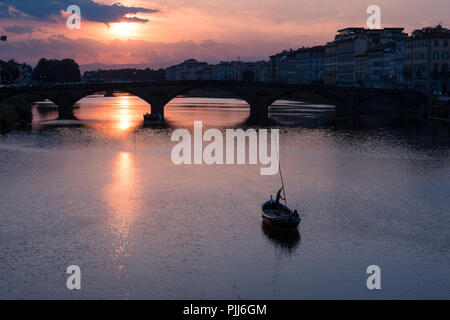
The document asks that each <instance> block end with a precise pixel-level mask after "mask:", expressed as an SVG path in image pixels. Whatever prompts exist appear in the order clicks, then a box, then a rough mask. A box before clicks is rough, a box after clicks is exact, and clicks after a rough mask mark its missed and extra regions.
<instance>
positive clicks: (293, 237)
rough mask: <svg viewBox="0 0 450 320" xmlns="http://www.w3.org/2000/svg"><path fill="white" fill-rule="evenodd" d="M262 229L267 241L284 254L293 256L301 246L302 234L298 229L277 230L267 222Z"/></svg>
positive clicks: (262, 224) (263, 223)
mask: <svg viewBox="0 0 450 320" xmlns="http://www.w3.org/2000/svg"><path fill="white" fill-rule="evenodd" d="M261 229H262V231H263V233H264V235H265V236H266V239H268V240H269V242H270V243H271V244H272V245H273V246H274V247H275V248H276V249H280V250H281V251H282V252H284V253H287V254H288V255H292V254H293V253H294V252H295V250H297V248H298V246H299V245H300V240H301V236H300V232H299V231H298V230H297V229H293V230H281V229H277V228H275V227H273V226H271V225H269V224H268V223H267V222H265V221H263V222H262V223H261Z"/></svg>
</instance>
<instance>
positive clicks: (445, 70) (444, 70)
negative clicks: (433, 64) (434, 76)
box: [441, 63, 448, 72]
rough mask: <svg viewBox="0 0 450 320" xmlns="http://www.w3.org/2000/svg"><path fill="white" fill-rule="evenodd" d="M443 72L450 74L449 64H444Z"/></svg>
mask: <svg viewBox="0 0 450 320" xmlns="http://www.w3.org/2000/svg"><path fill="white" fill-rule="evenodd" d="M441 70H442V72H448V63H444V64H443V65H442V69H441Z"/></svg>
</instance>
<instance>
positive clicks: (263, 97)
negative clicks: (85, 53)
mask: <svg viewBox="0 0 450 320" xmlns="http://www.w3.org/2000/svg"><path fill="white" fill-rule="evenodd" d="M200 88H203V89H208V88H214V89H221V90H223V91H227V92H229V93H231V94H233V95H234V96H236V97H238V98H241V99H243V100H245V101H246V102H247V103H248V104H249V106H250V118H249V121H250V122H254V123H262V122H264V121H266V120H267V119H268V112H269V106H270V105H271V104H272V103H274V102H275V101H276V100H278V99H286V98H292V97H295V98H296V99H301V100H302V101H306V102H311V103H319V104H329V105H335V106H336V110H337V111H338V112H354V111H355V110H356V111H358V110H368V108H369V107H370V106H375V109H379V110H386V109H402V108H405V107H407V108H408V110H411V109H417V110H418V109H420V107H421V106H424V105H426V104H427V103H428V100H429V97H428V96H427V95H425V94H421V93H417V92H412V91H406V90H388V89H369V88H344V87H330V86H324V85H292V84H281V83H252V82H236V81H216V80H205V81H203V80H198V81H161V82H108V83H107V82H100V83H91V82H88V83H83V82H80V83H67V84H47V85H39V86H21V87H3V88H0V100H3V99H6V98H9V97H12V96H15V95H21V94H31V95H32V96H33V97H34V99H35V100H36V101H38V100H45V99H48V100H50V101H52V102H54V103H55V104H56V105H57V106H58V110H59V117H60V118H62V119H68V118H73V117H74V116H73V106H74V104H75V103H76V102H77V101H79V100H80V99H82V98H84V97H86V96H88V95H91V94H94V93H97V92H103V91H106V92H109V93H111V92H126V93H130V94H132V95H135V96H138V97H139V98H141V99H143V100H144V101H146V102H147V103H149V105H150V111H151V113H152V114H157V113H160V114H161V115H162V116H163V117H164V107H165V105H166V104H167V103H168V102H169V101H171V100H172V99H173V98H175V97H177V96H178V95H182V94H186V93H188V92H189V91H190V90H193V89H200ZM375 112H377V111H376V110H375Z"/></svg>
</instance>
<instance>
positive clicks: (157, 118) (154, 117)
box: [144, 112, 162, 122]
mask: <svg viewBox="0 0 450 320" xmlns="http://www.w3.org/2000/svg"><path fill="white" fill-rule="evenodd" d="M144 122H162V115H161V113H159V112H158V113H156V114H151V113H146V114H144Z"/></svg>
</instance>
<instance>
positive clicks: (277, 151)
mask: <svg viewBox="0 0 450 320" xmlns="http://www.w3.org/2000/svg"><path fill="white" fill-rule="evenodd" d="M275 143H276V147H277V150H275V152H276V153H277V158H278V171H279V172H280V179H281V187H282V188H283V198H284V203H285V204H286V207H287V206H288V204H287V198H286V189H285V188H284V180H283V174H282V173H281V161H280V147H279V145H278V143H277V140H275Z"/></svg>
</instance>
